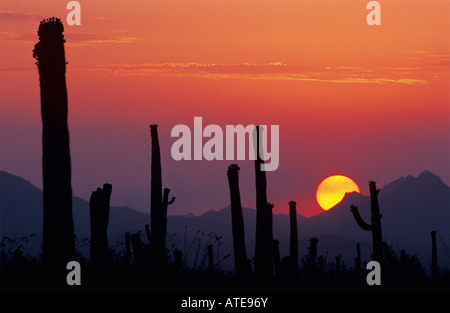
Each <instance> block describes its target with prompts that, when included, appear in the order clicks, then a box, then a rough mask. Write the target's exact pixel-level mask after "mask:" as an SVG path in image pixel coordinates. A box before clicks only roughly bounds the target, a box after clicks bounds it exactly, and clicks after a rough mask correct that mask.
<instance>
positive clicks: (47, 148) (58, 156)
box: [33, 18, 75, 283]
mask: <svg viewBox="0 0 450 313" xmlns="http://www.w3.org/2000/svg"><path fill="white" fill-rule="evenodd" d="M63 32H64V26H63V24H62V23H61V20H59V19H57V18H49V19H47V20H43V21H42V22H41V23H40V25H39V30H38V35H39V42H38V43H37V44H35V46H34V50H33V57H34V58H35V59H36V60H37V62H36V65H37V67H38V71H39V82H40V89H41V115H42V172H43V200H44V229H43V262H44V264H45V266H46V268H47V269H49V270H50V271H51V272H57V271H62V273H63V274H64V275H65V268H66V264H67V263H68V262H69V261H71V260H73V259H74V257H75V241H74V226H73V217H72V186H71V160H70V147H69V128H68V124H67V116H68V104H67V88H66V77H65V76H66V57H65V52H64V43H65V40H64V35H63ZM58 276H59V274H58ZM63 278H64V276H63ZM63 278H62V279H59V278H58V279H59V280H61V281H62V282H64V283H65V281H64V279H63Z"/></svg>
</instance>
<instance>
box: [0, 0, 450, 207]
mask: <svg viewBox="0 0 450 313" xmlns="http://www.w3.org/2000/svg"><path fill="white" fill-rule="evenodd" d="M28 2H30V1H9V0H3V1H2V2H1V4H0V30H1V31H0V54H1V58H0V92H1V113H2V117H1V118H2V124H1V128H2V138H1V139H2V152H1V153H2V154H1V158H2V159H1V160H2V164H1V168H2V169H4V170H8V171H10V172H12V173H13V174H17V175H21V176H23V177H25V178H27V179H29V180H31V181H32V182H33V183H35V184H36V185H39V184H41V183H40V170H41V169H40V150H39V144H40V142H39V140H40V137H39V135H40V134H39V131H40V116H39V84H38V76H37V71H36V68H35V65H34V61H35V60H34V59H33V58H32V52H31V51H32V49H33V45H34V43H36V42H37V34H36V31H37V28H38V25H39V21H40V20H41V19H42V18H46V17H50V16H59V17H61V18H62V19H63V20H64V21H65V16H66V15H67V12H68V11H67V10H66V8H65V4H66V2H65V1H60V0H52V1H33V2H31V3H28ZM79 2H80V4H81V8H82V17H81V21H82V25H81V26H67V25H66V26H65V38H66V40H67V44H66V55H67V60H68V61H69V64H68V70H67V71H68V72H67V84H68V89H69V107H70V117H69V122H70V127H71V129H70V130H71V139H72V141H71V148H72V166H73V169H74V176H73V185H74V193H75V194H76V195H79V196H81V197H83V198H88V196H89V194H90V190H94V189H95V188H96V187H97V186H100V185H102V184H103V183H104V180H110V181H111V182H113V184H115V186H118V188H117V189H114V191H115V192H116V191H117V193H116V198H115V199H114V197H113V199H112V201H113V204H118V205H119V204H120V205H125V204H126V205H130V206H133V207H136V208H137V209H142V210H146V206H147V202H148V201H149V200H148V199H149V198H148V195H147V193H148V190H147V189H148V183H147V180H148V177H147V172H148V168H149V155H148V145H149V142H148V141H149V136H148V124H150V123H158V124H159V125H160V136H161V137H162V144H163V145H165V147H162V153H163V157H165V159H164V160H165V163H164V164H163V167H164V166H165V167H166V169H165V178H164V179H165V180H164V184H165V185H166V184H167V185H171V186H172V189H173V190H174V192H175V193H177V192H176V191H175V190H176V189H177V188H178V195H181V196H182V197H183V196H184V199H185V201H184V202H183V204H181V205H179V206H178V207H174V209H173V210H174V211H175V213H187V212H197V213H198V212H202V211H205V210H207V209H220V208H222V207H224V206H225V205H227V204H228V198H227V197H228V195H227V192H228V190H227V185H226V181H225V180H224V179H223V178H224V177H226V176H225V173H226V167H227V165H228V163H229V162H226V161H222V162H217V163H211V164H204V163H195V164H194V163H190V164H186V163H179V162H178V163H177V162H175V161H173V160H171V159H170V145H171V143H172V142H173V140H172V139H171V138H170V129H171V128H172V127H173V126H174V125H176V124H178V123H183V124H188V125H192V122H193V117H194V116H203V119H204V123H205V124H209V123H214V124H219V125H225V124H237V123H240V124H244V125H245V124H249V123H258V124H278V125H280V136H281V137H280V148H281V151H280V167H279V169H278V170H277V171H276V172H274V173H270V174H268V186H269V200H270V201H271V202H274V203H275V204H276V207H275V212H286V211H287V208H288V206H287V202H288V201H289V200H291V198H293V200H296V201H297V203H299V206H300V207H303V210H304V211H300V213H302V214H305V215H312V214H316V213H318V212H320V209H319V208H318V207H317V204H316V203H315V202H314V192H315V188H316V187H317V185H318V184H319V183H320V181H321V180H322V179H324V178H325V177H327V176H329V175H332V174H343V175H346V176H349V177H351V178H353V179H354V180H355V181H356V182H357V183H358V184H359V185H360V188H361V191H362V193H368V192H367V186H366V184H367V181H368V180H372V179H374V180H378V181H379V182H380V184H381V186H382V185H383V184H385V183H388V182H390V181H391V180H393V179H396V178H398V177H400V176H402V175H408V174H414V175H417V174H419V173H420V172H421V171H422V170H424V169H429V170H432V171H434V172H435V173H436V174H438V175H440V176H441V177H442V178H443V179H444V181H446V182H447V183H450V174H449V173H450V171H448V159H449V157H450V147H449V145H448V142H450V140H449V139H450V135H449V134H450V131H449V130H450V105H449V103H450V102H449V68H450V42H449V38H450V27H449V1H447V0H429V1H424V0H421V1H416V0H381V1H379V2H380V4H381V14H382V17H381V21H382V25H381V26H368V25H367V24H366V15H367V13H368V11H367V10H366V4H367V2H368V1H366V0H364V1H362V0H339V1H331V0H305V1H288V0H190V1H181V0H164V1H162V0H155V1H137V0H132V1H112V0H110V1H106V0H96V1H79ZM164 136H165V137H164ZM25 142H26V143H27V144H24V143H25ZM146 149H147V150H146ZM164 154H165V155H164ZM99 159H101V160H105V159H108V161H105V162H100V161H98V160H99ZM187 168H189V169H187ZM241 168H242V171H241V176H242V178H241V179H242V180H243V181H244V182H247V183H248V185H249V186H246V185H244V187H242V188H243V189H244V191H245V192H246V194H248V196H243V202H244V205H247V206H254V203H253V202H254V195H253V193H254V189H253V186H252V184H253V183H252V179H253V173H252V172H251V170H252V167H251V165H250V164H247V163H245V164H242V165H241ZM113 172H114V173H113ZM186 175H188V176H189V177H192V179H193V182H194V184H191V185H194V186H198V189H200V190H201V192H200V193H203V192H206V193H208V191H209V193H210V194H211V193H212V194H214V195H216V196H215V197H211V199H207V200H205V199H203V200H202V201H200V200H199V199H198V198H199V197H198V195H195V190H194V189H192V190H189V191H188V190H186V191H184V190H183V188H185V185H186V184H185V182H183V181H182V180H181V179H180V177H185V176H186ZM219 178H220V179H219ZM241 185H242V184H241ZM271 185H272V188H271ZM218 190H220V192H219V191H218ZM244 191H241V193H244ZM147 198H148V199H147ZM177 198H179V196H177ZM294 198H295V199H294ZM271 199H273V200H271ZM302 204H303V206H302ZM202 206H205V207H202Z"/></svg>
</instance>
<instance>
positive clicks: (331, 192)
mask: <svg viewBox="0 0 450 313" xmlns="http://www.w3.org/2000/svg"><path fill="white" fill-rule="evenodd" d="M350 192H358V193H359V192H360V191H359V187H358V185H357V184H356V183H355V182H354V181H353V180H352V179H350V178H348V177H346V176H343V175H333V176H330V177H328V178H325V179H324V180H323V181H322V182H321V183H320V184H319V187H317V192H316V199H317V202H318V203H319V205H320V207H321V208H322V209H324V210H325V211H328V210H329V209H331V208H332V207H334V206H335V205H336V204H338V203H339V202H341V200H342V199H343V198H344V196H345V194H346V193H350Z"/></svg>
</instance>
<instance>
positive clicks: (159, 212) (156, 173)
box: [150, 124, 175, 270]
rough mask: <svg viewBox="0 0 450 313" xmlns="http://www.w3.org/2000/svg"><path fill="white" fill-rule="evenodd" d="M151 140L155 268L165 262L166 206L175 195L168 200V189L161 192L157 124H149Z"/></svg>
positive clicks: (152, 251)
mask: <svg viewBox="0 0 450 313" xmlns="http://www.w3.org/2000/svg"><path fill="white" fill-rule="evenodd" d="M150 134H151V140H152V164H151V175H152V176H151V195H150V197H151V199H150V205H151V207H150V218H151V224H150V225H151V242H150V246H151V253H152V256H151V259H152V263H153V264H152V265H153V266H154V269H155V270H158V269H159V268H160V267H161V266H165V264H166V261H167V260H166V229H167V207H168V205H169V204H172V203H173V202H174V201H175V197H172V199H171V200H170V201H169V193H170V189H168V188H165V189H164V196H163V193H162V177H161V176H162V173H161V153H160V148H159V138H158V125H156V124H153V125H150Z"/></svg>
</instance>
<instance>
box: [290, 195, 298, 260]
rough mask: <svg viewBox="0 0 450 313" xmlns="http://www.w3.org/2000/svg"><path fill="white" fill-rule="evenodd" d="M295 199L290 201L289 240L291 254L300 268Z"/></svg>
mask: <svg viewBox="0 0 450 313" xmlns="http://www.w3.org/2000/svg"><path fill="white" fill-rule="evenodd" d="M296 204H297V203H296V202H295V201H289V221H290V226H291V232H290V241H289V256H290V258H291V261H292V264H293V266H294V268H295V269H297V268H298V230H297V208H296Z"/></svg>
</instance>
